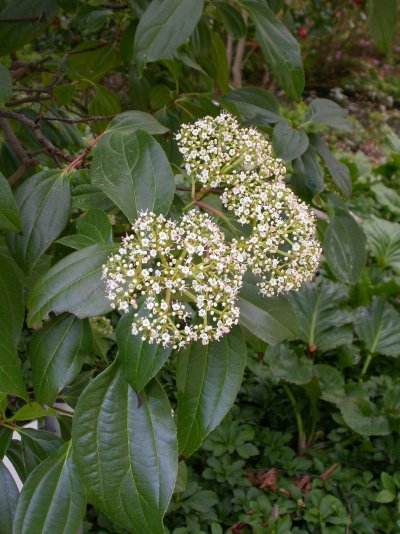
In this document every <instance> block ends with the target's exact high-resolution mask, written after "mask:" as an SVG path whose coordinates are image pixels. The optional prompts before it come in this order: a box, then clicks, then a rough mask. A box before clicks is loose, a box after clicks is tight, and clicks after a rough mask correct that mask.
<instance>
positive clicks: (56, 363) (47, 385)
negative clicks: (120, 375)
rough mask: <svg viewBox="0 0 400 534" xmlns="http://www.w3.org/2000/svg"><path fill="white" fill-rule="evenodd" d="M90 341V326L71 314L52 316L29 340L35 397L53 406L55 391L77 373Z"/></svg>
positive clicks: (41, 402) (68, 382) (70, 380)
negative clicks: (53, 317)
mask: <svg viewBox="0 0 400 534" xmlns="http://www.w3.org/2000/svg"><path fill="white" fill-rule="evenodd" d="M89 342H90V327H89V325H88V324H87V323H86V322H85V321H81V320H79V319H77V318H76V317H75V316H74V315H66V314H63V315H60V316H59V317H56V318H55V319H52V320H51V321H50V322H49V323H47V324H45V325H44V327H43V328H42V329H41V330H39V331H38V332H34V333H33V335H32V338H31V340H30V343H29V359H30V362H31V365H32V375H33V387H34V390H35V399H36V400H37V401H38V402H39V403H40V404H48V405H50V406H51V405H52V404H53V403H54V401H55V400H56V397H57V393H58V392H59V391H60V390H61V389H62V388H63V387H64V386H67V385H68V384H70V383H71V382H72V381H73V380H74V379H75V378H76V377H77V376H78V374H79V371H80V370H81V367H82V364H83V358H84V355H85V352H86V351H85V348H86V347H85V345H88V344H89Z"/></svg>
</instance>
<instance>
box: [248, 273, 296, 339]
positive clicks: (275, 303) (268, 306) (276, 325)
mask: <svg viewBox="0 0 400 534" xmlns="http://www.w3.org/2000/svg"><path fill="white" fill-rule="evenodd" d="M238 305H239V308H240V317H239V323H240V324H241V325H243V326H244V327H245V328H247V329H248V330H249V331H250V332H251V333H252V334H254V335H255V336H257V337H258V338H260V339H261V340H262V341H265V342H266V343H269V344H271V345H276V344H277V343H280V342H281V341H284V340H285V339H289V338H293V337H294V335H295V331H296V316H295V314H294V312H293V309H292V307H291V305H290V303H289V301H288V300H287V298H286V297H283V296H279V297H273V298H268V299H266V298H265V297H263V296H262V295H261V294H260V292H259V289H258V287H257V286H256V279H255V278H254V277H252V276H246V277H245V279H244V281H243V286H242V289H241V291H240V295H239V299H238Z"/></svg>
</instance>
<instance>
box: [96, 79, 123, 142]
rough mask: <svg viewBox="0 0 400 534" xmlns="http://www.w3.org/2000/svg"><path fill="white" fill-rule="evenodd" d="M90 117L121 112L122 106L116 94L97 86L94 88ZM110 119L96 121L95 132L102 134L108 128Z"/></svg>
mask: <svg viewBox="0 0 400 534" xmlns="http://www.w3.org/2000/svg"><path fill="white" fill-rule="evenodd" d="M88 110H89V115H102V116H105V117H106V116H108V115H115V114H116V113H119V112H120V111H121V104H120V102H119V100H118V98H117V97H116V96H115V94H114V93H113V92H112V91H111V90H110V89H108V88H107V87H104V86H103V85H98V84H96V85H95V86H94V93H93V97H92V99H91V100H90V102H89V105H88ZM108 122H109V119H105V120H101V121H95V122H94V123H93V125H92V127H94V129H95V131H96V132H98V133H100V132H102V131H103V130H104V128H105V127H106V126H107V124H108Z"/></svg>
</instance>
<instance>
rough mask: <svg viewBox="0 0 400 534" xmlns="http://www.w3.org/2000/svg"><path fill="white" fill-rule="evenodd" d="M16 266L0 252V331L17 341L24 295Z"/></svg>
mask: <svg viewBox="0 0 400 534" xmlns="http://www.w3.org/2000/svg"><path fill="white" fill-rule="evenodd" d="M17 270H18V267H17V266H16V265H15V262H14V260H13V259H12V258H11V257H10V256H9V255H8V254H5V253H3V252H0V317H1V321H0V331H1V332H2V333H3V334H4V335H7V336H9V337H10V338H11V340H12V341H13V343H14V345H16V343H17V342H18V340H19V338H20V335H21V330H22V325H23V323H24V316H25V309H24V308H25V307H24V295H23V288H22V284H21V281H20V278H19V276H18V274H17Z"/></svg>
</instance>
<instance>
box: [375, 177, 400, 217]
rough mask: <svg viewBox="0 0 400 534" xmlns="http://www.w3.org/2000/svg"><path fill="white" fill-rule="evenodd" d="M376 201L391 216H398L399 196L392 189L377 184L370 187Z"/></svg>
mask: <svg viewBox="0 0 400 534" xmlns="http://www.w3.org/2000/svg"><path fill="white" fill-rule="evenodd" d="M371 191H372V193H373V194H374V196H375V198H376V201H377V202H378V204H380V205H381V206H384V207H385V208H387V209H388V210H389V211H390V212H391V213H393V215H400V195H399V194H398V193H397V192H396V191H395V190H394V189H392V188H390V187H386V186H385V185H383V183H381V182H379V183H377V184H374V185H372V186H371Z"/></svg>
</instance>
